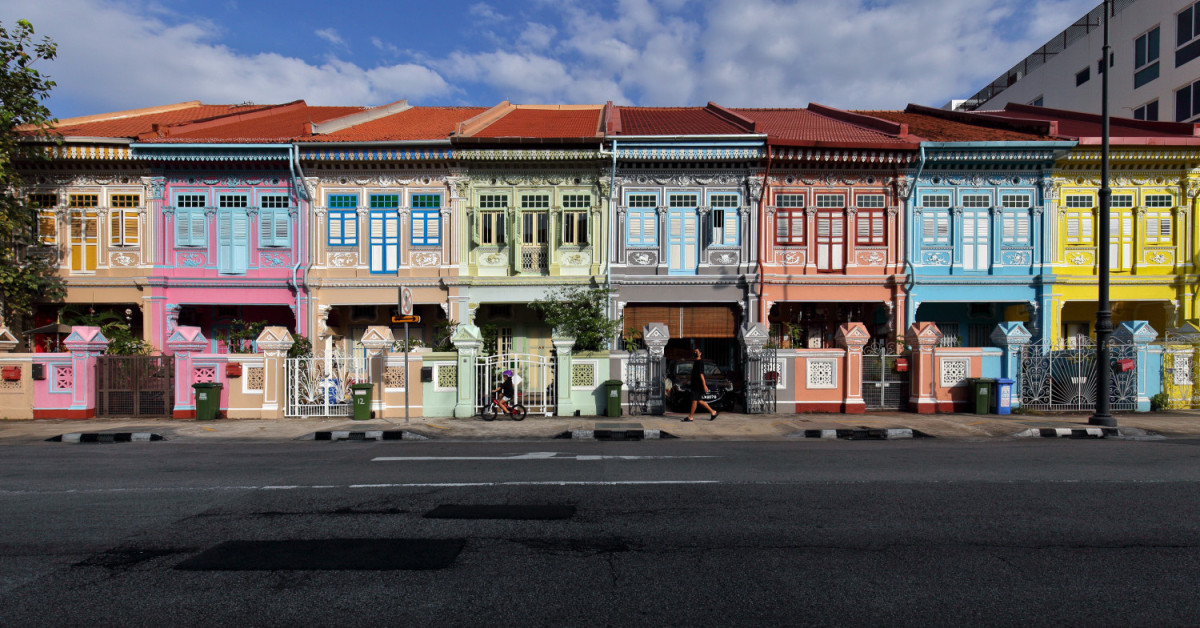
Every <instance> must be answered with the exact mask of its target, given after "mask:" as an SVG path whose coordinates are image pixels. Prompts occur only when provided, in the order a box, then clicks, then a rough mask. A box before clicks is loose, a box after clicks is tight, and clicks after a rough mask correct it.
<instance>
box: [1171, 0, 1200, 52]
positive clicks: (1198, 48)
mask: <svg viewBox="0 0 1200 628" xmlns="http://www.w3.org/2000/svg"><path fill="white" fill-rule="evenodd" d="M1196 57H1200V2H1197V3H1194V4H1192V5H1191V6H1189V7H1188V8H1186V9H1184V10H1183V11H1180V12H1179V13H1178V14H1177V15H1176V16H1175V67H1179V66H1181V65H1183V64H1185V63H1187V62H1188V61H1191V60H1192V59H1195V58H1196Z"/></svg>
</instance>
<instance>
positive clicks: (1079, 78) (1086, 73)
mask: <svg viewBox="0 0 1200 628" xmlns="http://www.w3.org/2000/svg"><path fill="white" fill-rule="evenodd" d="M1090 78H1092V68H1091V66H1088V67H1086V68H1084V69H1082V70H1080V71H1078V72H1076V73H1075V87H1079V86H1080V85H1083V84H1084V83H1086V82H1088V79H1090Z"/></svg>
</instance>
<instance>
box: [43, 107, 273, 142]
mask: <svg viewBox="0 0 1200 628" xmlns="http://www.w3.org/2000/svg"><path fill="white" fill-rule="evenodd" d="M271 106H272V105H203V104H200V103H196V104H194V105H188V106H183V107H180V108H175V109H168V110H166V111H152V112H147V113H137V112H129V113H128V114H124V113H122V112H116V113H114V114H110V115H108V116H106V115H103V114H102V115H99V116H86V117H82V118H68V119H65V120H60V121H59V124H58V126H57V128H56V130H57V131H58V132H59V133H60V134H61V135H63V136H64V137H113V138H116V137H127V138H135V137H137V136H138V135H141V134H143V133H150V132H151V131H152V130H153V128H154V125H159V126H160V127H168V126H171V125H176V124H185V123H189V122H196V121H199V120H208V119H212V118H219V117H222V116H227V115H230V114H235V113H245V112H249V111H257V110H261V109H265V108H268V107H271Z"/></svg>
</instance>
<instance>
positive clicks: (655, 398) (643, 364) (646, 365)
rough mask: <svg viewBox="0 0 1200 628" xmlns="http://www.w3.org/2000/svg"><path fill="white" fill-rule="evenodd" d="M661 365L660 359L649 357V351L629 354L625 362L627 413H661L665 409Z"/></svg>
mask: <svg viewBox="0 0 1200 628" xmlns="http://www.w3.org/2000/svg"><path fill="white" fill-rule="evenodd" d="M662 367H663V361H662V359H661V358H658V357H651V355H650V352H649V351H645V350H642V351H634V352H633V353H630V354H629V361H628V362H626V363H625V391H626V394H627V396H628V398H629V414H631V415H637V414H662V413H663V412H664V411H665V410H666V405H665V401H664V397H663V392H664V383H663V373H662Z"/></svg>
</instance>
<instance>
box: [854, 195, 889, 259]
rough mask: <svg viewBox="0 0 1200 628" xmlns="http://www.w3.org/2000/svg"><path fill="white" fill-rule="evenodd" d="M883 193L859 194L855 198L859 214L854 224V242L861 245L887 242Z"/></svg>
mask: <svg viewBox="0 0 1200 628" xmlns="http://www.w3.org/2000/svg"><path fill="white" fill-rule="evenodd" d="M885 202H886V199H885V198H884V195H882V194H859V195H858V196H857V197H855V199H854V204H855V205H857V206H858V215H857V217H856V218H855V225H854V243H855V244H858V245H859V246H882V245H883V244H885V243H886V239H885V237H884V235H885V233H884V232H885V225H886V222H885V218H884V212H883V207H884V204H885Z"/></svg>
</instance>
